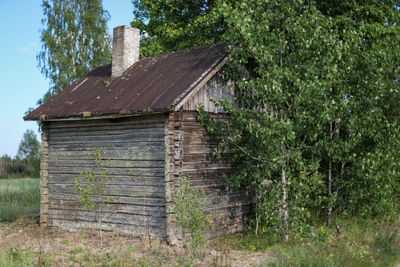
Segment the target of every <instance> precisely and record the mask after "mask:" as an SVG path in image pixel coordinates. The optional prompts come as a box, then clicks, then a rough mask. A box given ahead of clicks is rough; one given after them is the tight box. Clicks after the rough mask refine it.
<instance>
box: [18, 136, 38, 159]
mask: <svg viewBox="0 0 400 267" xmlns="http://www.w3.org/2000/svg"><path fill="white" fill-rule="evenodd" d="M17 158H18V159H37V158H40V142H39V141H38V140H37V137H36V134H35V132H34V131H32V130H29V129H28V130H26V131H25V133H24V135H23V137H22V140H21V142H20V143H19V147H18V153H17Z"/></svg>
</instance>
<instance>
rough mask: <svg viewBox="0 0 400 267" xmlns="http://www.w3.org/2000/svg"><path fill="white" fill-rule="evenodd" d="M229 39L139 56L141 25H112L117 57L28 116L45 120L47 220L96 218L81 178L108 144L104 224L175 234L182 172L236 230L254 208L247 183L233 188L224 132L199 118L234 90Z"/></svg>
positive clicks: (69, 222) (90, 222) (71, 222)
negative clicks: (227, 67)
mask: <svg viewBox="0 0 400 267" xmlns="http://www.w3.org/2000/svg"><path fill="white" fill-rule="evenodd" d="M226 61H227V54H226V51H225V45H224V44H223V43H219V44H214V45H209V46H202V47H197V48H192V49H187V50H182V51H177V52H172V53H168V54H161V55H156V56H151V57H145V58H141V59H139V30H137V29H135V28H130V27H126V26H121V27H117V28H115V29H114V37H113V52H112V64H111V65H108V66H100V67H98V68H96V69H95V70H93V71H92V72H90V73H88V74H87V75H86V76H84V77H83V78H82V79H80V80H78V81H77V82H75V83H74V84H72V85H71V86H70V87H68V88H65V90H64V91H63V92H62V93H60V94H59V95H57V96H55V97H53V98H52V99H50V100H49V101H47V102H46V103H44V104H43V105H41V106H40V107H38V108H37V109H35V110H34V111H32V112H31V113H29V114H28V115H27V116H26V117H24V119H25V120H40V121H41V122H42V130H43V133H42V146H43V152H42V153H43V154H42V163H41V211H40V223H41V224H42V225H45V226H49V227H60V228H63V229H67V230H74V229H92V228H93V227H97V226H96V224H95V222H94V216H95V215H94V213H93V212H92V211H88V210H85V208H84V207H83V206H82V204H81V203H80V202H79V195H78V193H77V191H76V190H75V188H74V179H75V178H76V177H79V176H80V173H81V172H82V171H85V170H87V169H88V168H91V167H93V166H94V160H93V158H92V152H93V149H94V148H100V149H101V150H102V151H103V157H104V158H105V159H107V160H106V161H105V164H106V167H107V169H108V171H109V176H110V180H109V182H108V191H109V194H110V195H111V196H112V202H111V203H108V204H107V206H106V207H105V208H104V218H103V224H102V226H101V227H102V228H104V229H105V230H114V231H119V232H123V233H131V234H134V235H147V234H148V233H149V234H150V235H152V236H155V237H158V238H162V239H167V240H169V241H171V242H172V241H174V240H177V239H180V238H182V231H181V230H180V227H179V226H177V223H176V219H175V217H174V202H173V198H174V194H175V192H176V190H177V188H178V187H179V182H178V181H179V178H180V177H186V178H188V179H189V180H190V182H191V185H192V186H193V187H196V188H199V189H201V190H203V192H204V195H205V197H206V202H207V208H208V209H210V210H218V211H219V212H220V214H223V215H224V216H226V217H229V224H230V227H228V228H229V231H237V230H240V228H241V227H242V220H243V216H244V215H245V214H246V213H247V212H248V202H247V201H245V200H246V196H245V194H244V193H238V192H236V193H235V192H230V191H229V190H227V184H226V180H225V179H226V177H227V175H228V174H229V172H230V171H231V166H230V164H229V161H228V160H227V155H225V156H223V157H222V158H221V159H218V160H217V159H216V158H214V157H213V156H212V152H213V149H214V147H215V145H216V139H215V138H214V137H211V136H209V135H207V133H206V131H205V129H204V128H203V127H201V126H200V123H199V122H198V121H197V119H196V111H195V109H196V105H197V104H203V105H204V108H205V110H206V111H207V112H210V114H211V115H212V116H214V117H220V118H222V119H224V118H227V115H226V114H225V113H224V111H223V110H222V109H221V108H218V107H215V105H214V103H213V102H212V101H210V98H211V97H215V98H221V97H223V98H226V99H228V100H229V99H233V85H232V83H230V82H226V81H225V80H224V79H223V78H222V77H221V74H220V70H221V68H222V66H223V65H224V64H225V62H226Z"/></svg>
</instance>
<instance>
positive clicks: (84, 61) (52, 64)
mask: <svg viewBox="0 0 400 267" xmlns="http://www.w3.org/2000/svg"><path fill="white" fill-rule="evenodd" d="M42 7H43V15H44V18H43V19H42V24H43V25H44V26H45V28H44V29H42V30H41V41H42V51H41V52H40V53H39V54H38V55H37V59H38V62H39V67H40V68H41V72H42V73H43V74H44V75H45V76H46V77H47V78H49V79H50V85H51V88H50V89H49V90H48V92H47V93H46V94H45V95H44V96H43V98H42V99H40V100H39V101H38V104H41V103H43V102H45V101H47V100H48V99H49V98H50V97H52V96H54V95H56V94H58V93H59V92H61V91H62V90H63V89H64V88H66V87H67V86H69V85H70V84H72V83H73V82H75V81H76V80H78V79H79V78H81V77H82V76H83V75H85V74H86V73H88V72H89V71H90V70H92V69H93V68H94V67H97V66H99V65H101V64H108V63H109V62H110V60H111V49H110V37H109V35H108V34H107V25H106V23H107V21H108V20H109V18H110V16H109V14H108V12H107V11H106V10H104V9H103V7H102V1H101V0H88V1H77V0H68V1H66V0H52V1H48V0H43V2H42Z"/></svg>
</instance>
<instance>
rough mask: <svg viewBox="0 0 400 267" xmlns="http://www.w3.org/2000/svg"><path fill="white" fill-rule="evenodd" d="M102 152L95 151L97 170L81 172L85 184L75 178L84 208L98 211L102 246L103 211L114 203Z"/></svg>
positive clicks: (94, 158)
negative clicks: (110, 203) (110, 193)
mask: <svg viewBox="0 0 400 267" xmlns="http://www.w3.org/2000/svg"><path fill="white" fill-rule="evenodd" d="M102 153H103V152H102V150H101V149H100V148H95V149H94V151H93V160H94V161H95V164H96V168H95V170H93V169H92V168H90V169H88V170H86V171H85V172H81V175H84V179H85V182H83V181H82V179H81V178H75V189H76V191H78V193H79V195H80V196H79V201H80V202H81V203H83V205H84V207H85V208H86V209H88V210H92V211H97V222H98V224H99V225H98V228H99V235H100V245H101V246H102V244H103V240H102V231H101V229H102V225H101V222H102V217H103V213H102V209H103V208H104V207H105V206H106V204H107V203H109V202H111V201H112V197H110V196H109V192H108V190H107V187H108V181H109V180H110V178H109V176H108V170H107V168H105V163H104V159H103V157H102Z"/></svg>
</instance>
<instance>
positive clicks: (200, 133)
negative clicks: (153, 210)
mask: <svg viewBox="0 0 400 267" xmlns="http://www.w3.org/2000/svg"><path fill="white" fill-rule="evenodd" d="M210 114H211V116H213V117H215V118H218V119H222V120H225V119H228V115H227V114H224V113H219V114H215V113H210ZM168 136H169V149H168V150H169V151H168V152H169V158H168V160H169V166H170V169H169V180H170V182H171V184H173V185H174V187H172V185H171V186H170V187H169V188H168V192H167V195H170V197H169V198H168V199H169V200H167V206H168V207H169V209H167V210H168V211H167V217H168V215H169V214H170V219H169V221H168V223H167V224H170V225H171V229H173V230H170V234H171V235H173V236H174V237H176V238H177V239H183V238H185V236H186V234H187V233H186V231H185V230H183V229H181V228H180V227H179V225H178V224H177V223H176V221H175V219H174V218H173V216H172V215H173V214H174V211H173V210H174V205H173V201H171V199H173V196H174V194H175V192H176V190H177V189H178V187H179V178H180V177H186V178H188V179H189V181H190V183H191V185H192V186H193V187H195V188H198V189H200V190H202V191H203V193H204V195H205V197H206V203H207V210H208V211H212V210H213V211H216V212H217V214H218V217H219V218H218V219H217V221H216V222H215V223H216V224H217V225H216V228H219V230H221V229H225V230H221V231H218V230H217V233H218V234H222V233H224V232H226V231H228V232H236V231H239V230H241V229H242V227H243V219H244V217H245V216H246V214H247V213H248V212H249V206H250V201H249V198H248V197H247V195H246V193H245V192H243V191H242V192H230V191H229V189H228V187H227V181H226V179H227V177H228V175H229V173H230V172H231V170H232V166H231V165H230V162H229V157H230V156H231V155H230V154H229V153H225V154H224V155H222V157H221V158H220V159H216V158H215V157H214V156H213V155H212V152H213V151H214V148H215V147H216V145H217V144H218V140H217V139H216V138H215V137H212V136H210V135H208V134H207V132H206V130H205V129H204V127H201V125H200V122H199V121H198V120H197V119H196V112H195V111H183V110H181V111H178V112H175V113H173V114H171V115H170V116H169V132H168ZM227 219H228V220H227ZM222 222H227V228H225V227H222Z"/></svg>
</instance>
